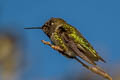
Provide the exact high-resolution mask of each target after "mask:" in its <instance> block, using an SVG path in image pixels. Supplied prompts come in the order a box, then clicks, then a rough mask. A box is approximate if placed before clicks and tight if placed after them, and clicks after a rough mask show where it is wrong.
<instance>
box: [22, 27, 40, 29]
mask: <svg viewBox="0 0 120 80" xmlns="http://www.w3.org/2000/svg"><path fill="white" fill-rule="evenodd" d="M24 29H42V27H28V28H27V27H26V28H24Z"/></svg>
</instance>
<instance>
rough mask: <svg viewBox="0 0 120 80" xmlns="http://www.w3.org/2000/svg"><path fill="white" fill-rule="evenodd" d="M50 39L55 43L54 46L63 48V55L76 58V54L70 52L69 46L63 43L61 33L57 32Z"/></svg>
mask: <svg viewBox="0 0 120 80" xmlns="http://www.w3.org/2000/svg"><path fill="white" fill-rule="evenodd" d="M50 39H51V41H52V42H53V44H54V45H57V46H60V48H62V49H63V50H64V52H63V53H62V54H63V55H65V56H67V57H74V56H76V55H75V54H74V52H72V50H70V49H69V48H68V47H67V45H66V44H65V42H64V41H63V39H62V36H61V35H60V33H59V31H56V32H54V33H52V35H51V37H50Z"/></svg>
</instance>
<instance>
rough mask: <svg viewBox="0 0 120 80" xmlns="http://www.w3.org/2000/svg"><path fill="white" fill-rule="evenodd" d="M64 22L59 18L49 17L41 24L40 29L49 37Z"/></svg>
mask: <svg viewBox="0 0 120 80" xmlns="http://www.w3.org/2000/svg"><path fill="white" fill-rule="evenodd" d="M64 23H66V22H65V21H64V20H63V19H61V18H51V19H50V20H48V21H47V22H46V23H45V24H44V25H43V26H42V30H43V31H44V32H45V33H46V34H47V35H48V36H49V37H50V36H51V35H52V33H53V32H55V31H56V29H58V28H59V27H60V26H62V25H63V24H64Z"/></svg>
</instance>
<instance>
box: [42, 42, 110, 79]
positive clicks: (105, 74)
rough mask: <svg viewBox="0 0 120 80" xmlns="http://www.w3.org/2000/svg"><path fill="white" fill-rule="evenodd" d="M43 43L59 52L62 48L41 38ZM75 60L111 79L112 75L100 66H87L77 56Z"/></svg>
mask: <svg viewBox="0 0 120 80" xmlns="http://www.w3.org/2000/svg"><path fill="white" fill-rule="evenodd" d="M41 41H42V42H43V43H44V44H46V45H49V46H50V47H51V48H53V49H54V50H57V51H60V52H63V49H61V48H60V47H59V46H55V45H52V44H50V42H46V41H44V40H41ZM74 59H75V60H77V61H78V62H79V63H81V64H82V65H83V67H85V68H87V69H89V70H90V71H92V72H94V73H96V74H98V75H101V76H103V77H104V78H106V79H108V80H112V77H111V76H110V75H109V74H107V73H106V72H104V70H102V69H101V68H100V67H98V66H95V65H94V66H88V65H86V64H85V63H83V62H82V61H80V60H79V59H78V58H77V57H74Z"/></svg>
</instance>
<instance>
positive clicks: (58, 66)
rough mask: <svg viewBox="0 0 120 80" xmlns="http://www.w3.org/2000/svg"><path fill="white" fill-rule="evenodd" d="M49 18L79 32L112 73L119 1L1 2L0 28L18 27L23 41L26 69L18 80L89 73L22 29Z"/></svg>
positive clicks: (119, 32)
mask: <svg viewBox="0 0 120 80" xmlns="http://www.w3.org/2000/svg"><path fill="white" fill-rule="evenodd" d="M51 17H60V18H63V19H65V20H66V21H67V22H68V23H69V24H71V25H73V26H75V27H76V28H77V29H78V30H80V32H81V33H82V34H83V35H84V36H85V37H86V38H87V39H88V41H89V42H90V43H91V44H92V45H93V46H94V48H95V49H96V50H97V51H98V52H99V54H100V55H101V56H102V57H103V58H105V60H106V61H107V63H106V64H104V63H100V66H103V67H105V69H107V68H110V69H112V68H113V67H115V65H119V64H120V62H119V61H120V54H119V50H120V47H119V46H120V1H119V0H0V24H1V25H6V24H7V25H9V24H13V25H14V24H15V25H19V26H16V29H17V30H18V31H19V30H21V32H20V33H21V34H22V35H23V36H24V37H25V41H26V42H25V44H24V45H25V52H26V55H27V56H26V60H27V65H26V67H25V68H24V71H23V72H22V75H21V78H22V79H21V80H53V79H54V78H56V79H57V80H58V78H61V77H63V76H64V75H67V74H71V73H75V72H84V71H86V72H88V71H87V70H86V69H85V68H83V67H82V66H81V65H80V64H79V63H78V62H76V61H74V60H71V59H67V58H65V57H63V56H61V55H60V54H59V53H58V52H56V51H54V50H52V49H51V48H50V47H48V46H46V45H44V44H43V43H41V40H46V41H49V39H48V37H47V36H46V35H45V34H44V33H43V32H42V31H40V30H24V29H23V28H24V27H31V26H42V25H43V24H44V23H45V22H46V21H47V20H48V19H50V18H51ZM113 64H114V65H113ZM108 70H109V69H108ZM109 72H110V70H109ZM110 73H112V72H110Z"/></svg>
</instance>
